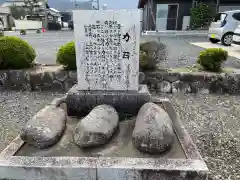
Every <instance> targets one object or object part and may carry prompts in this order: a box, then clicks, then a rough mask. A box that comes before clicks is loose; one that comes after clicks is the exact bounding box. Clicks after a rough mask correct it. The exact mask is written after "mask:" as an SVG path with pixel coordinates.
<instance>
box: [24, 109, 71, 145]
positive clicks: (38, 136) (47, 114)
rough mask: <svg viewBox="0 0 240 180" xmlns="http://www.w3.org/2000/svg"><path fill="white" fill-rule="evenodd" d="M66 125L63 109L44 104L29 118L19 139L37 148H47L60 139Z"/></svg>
mask: <svg viewBox="0 0 240 180" xmlns="http://www.w3.org/2000/svg"><path fill="white" fill-rule="evenodd" d="M65 126H66V115H65V112H64V110H63V109H61V108H58V107H56V106H54V105H51V106H46V107H45V108H43V109H42V110H40V111H39V112H38V113H37V114H36V115H35V116H34V117H33V118H32V119H30V120H29V121H28V122H27V124H26V126H25V127H24V129H23V131H22V133H21V139H22V140H23V141H25V142H27V143H29V144H31V145H34V146H36V147H38V148H47V147H49V146H52V145H54V144H55V143H56V142H58V140H59V139H60V137H61V135H62V133H63V131H64V129H65Z"/></svg>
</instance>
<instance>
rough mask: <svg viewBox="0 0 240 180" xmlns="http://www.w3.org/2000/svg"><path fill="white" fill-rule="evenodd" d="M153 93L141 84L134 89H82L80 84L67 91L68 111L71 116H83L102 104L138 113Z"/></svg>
mask: <svg viewBox="0 0 240 180" xmlns="http://www.w3.org/2000/svg"><path fill="white" fill-rule="evenodd" d="M150 100H151V94H150V92H149V91H148V88H147V86H146V85H140V86H139V90H138V92H134V91H81V90H79V87H78V85H75V86H73V87H72V88H71V89H70V90H69V91H68V93H67V101H66V104H67V113H68V115H69V116H81V115H82V113H83V112H86V113H88V112H89V111H91V110H92V109H93V108H94V107H96V106H98V105H101V104H108V105H111V106H113V107H114V108H115V109H116V110H117V112H118V113H129V114H133V115H136V114H137V113H138V111H139V109H140V108H141V107H142V105H143V104H145V103H147V102H150ZM83 102H84V103H83Z"/></svg>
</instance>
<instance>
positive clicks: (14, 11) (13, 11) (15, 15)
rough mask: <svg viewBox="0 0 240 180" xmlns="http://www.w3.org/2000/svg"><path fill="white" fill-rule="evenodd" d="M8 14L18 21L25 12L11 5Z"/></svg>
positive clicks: (21, 8)
mask: <svg viewBox="0 0 240 180" xmlns="http://www.w3.org/2000/svg"><path fill="white" fill-rule="evenodd" d="M9 9H10V13H11V15H12V17H13V18H14V19H20V18H21V17H24V16H25V15H26V11H25V9H24V8H23V7H19V6H16V4H14V3H13V4H12V5H11V6H10V7H9Z"/></svg>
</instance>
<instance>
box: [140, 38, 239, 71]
mask: <svg viewBox="0 0 240 180" xmlns="http://www.w3.org/2000/svg"><path fill="white" fill-rule="evenodd" d="M157 38H160V42H161V43H163V44H164V45H165V46H166V59H165V60H164V61H162V63H161V64H162V67H165V68H180V67H187V66H192V65H194V64H195V63H196V61H197V58H198V56H199V54H200V52H201V51H203V50H204V48H201V47H198V46H194V45H192V44H191V43H193V42H208V38H207V37H204V36H194V35H187V36H185V35H184V36H172V35H169V36H159V37H156V36H143V37H142V41H146V40H152V39H155V40H156V39H157ZM223 66H224V67H231V68H237V69H239V68H240V60H239V59H237V58H234V57H230V56H229V57H228V60H227V61H226V62H224V64H223Z"/></svg>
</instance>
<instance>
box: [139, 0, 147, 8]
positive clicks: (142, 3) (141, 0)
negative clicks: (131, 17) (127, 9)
mask: <svg viewBox="0 0 240 180" xmlns="http://www.w3.org/2000/svg"><path fill="white" fill-rule="evenodd" d="M147 1H148V0H139V1H138V8H143V7H144V5H145V4H146V3H147Z"/></svg>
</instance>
